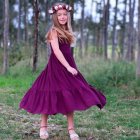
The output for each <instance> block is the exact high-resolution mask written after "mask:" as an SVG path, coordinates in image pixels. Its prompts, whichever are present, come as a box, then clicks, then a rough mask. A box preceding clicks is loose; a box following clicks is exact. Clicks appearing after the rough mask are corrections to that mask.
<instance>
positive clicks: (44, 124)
mask: <svg viewBox="0 0 140 140" xmlns="http://www.w3.org/2000/svg"><path fill="white" fill-rule="evenodd" d="M47 121H48V115H46V114H41V122H40V138H41V139H47V138H48V132H47Z"/></svg>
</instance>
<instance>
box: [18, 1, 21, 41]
mask: <svg viewBox="0 0 140 140" xmlns="http://www.w3.org/2000/svg"><path fill="white" fill-rule="evenodd" d="M20 40H21V0H18V31H17V43H19V41H20Z"/></svg>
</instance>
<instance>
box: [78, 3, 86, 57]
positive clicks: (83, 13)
mask: <svg viewBox="0 0 140 140" xmlns="http://www.w3.org/2000/svg"><path fill="white" fill-rule="evenodd" d="M81 4H82V11H81V26H80V35H81V38H80V51H79V56H80V57H82V56H83V47H84V43H85V41H84V32H83V30H84V16H85V0H82V1H81Z"/></svg>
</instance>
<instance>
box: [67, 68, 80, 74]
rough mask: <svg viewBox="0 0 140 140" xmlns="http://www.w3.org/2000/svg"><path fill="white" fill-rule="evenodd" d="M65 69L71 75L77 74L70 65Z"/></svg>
mask: <svg viewBox="0 0 140 140" xmlns="http://www.w3.org/2000/svg"><path fill="white" fill-rule="evenodd" d="M67 70H68V71H69V72H70V73H71V74H72V75H77V74H78V71H77V70H76V69H75V68H73V67H71V66H69V67H67Z"/></svg>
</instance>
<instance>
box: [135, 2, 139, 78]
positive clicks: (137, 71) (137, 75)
mask: <svg viewBox="0 0 140 140" xmlns="http://www.w3.org/2000/svg"><path fill="white" fill-rule="evenodd" d="M136 78H137V79H140V1H139V4H138V55H137V69H136Z"/></svg>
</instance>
